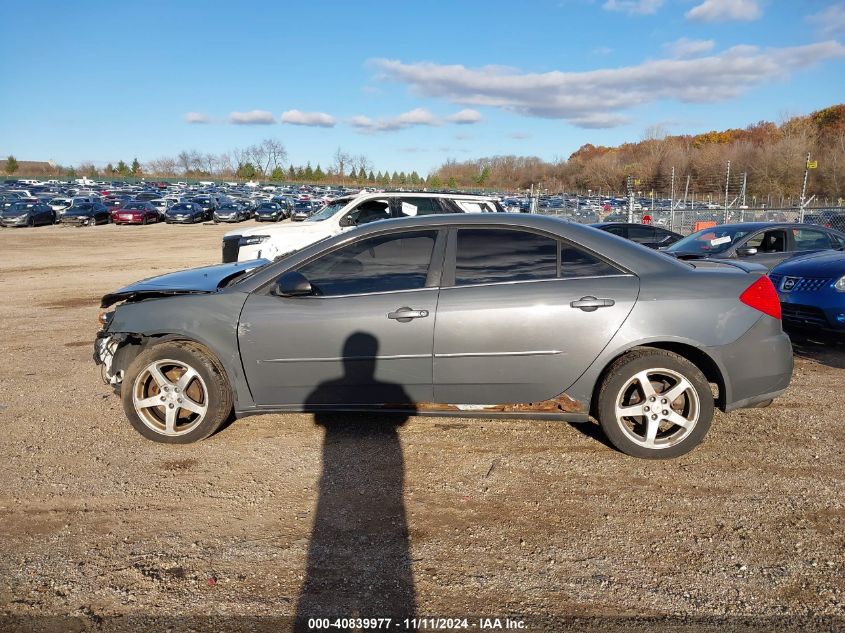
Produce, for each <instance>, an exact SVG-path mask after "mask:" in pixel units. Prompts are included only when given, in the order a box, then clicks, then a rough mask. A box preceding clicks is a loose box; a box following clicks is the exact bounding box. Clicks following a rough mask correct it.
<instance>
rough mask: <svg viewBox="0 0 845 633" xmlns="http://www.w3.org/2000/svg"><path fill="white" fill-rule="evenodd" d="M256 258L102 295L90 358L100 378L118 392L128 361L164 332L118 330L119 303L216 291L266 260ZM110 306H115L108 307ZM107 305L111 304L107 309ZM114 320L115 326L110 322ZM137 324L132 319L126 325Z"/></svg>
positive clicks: (154, 278) (207, 267)
mask: <svg viewBox="0 0 845 633" xmlns="http://www.w3.org/2000/svg"><path fill="white" fill-rule="evenodd" d="M269 263H270V262H268V261H267V260H263V259H258V260H252V261H248V262H240V263H234V264H217V265H213V266H206V267H202V268H194V269H190V270H184V271H179V272H175V273H168V274H166V275H161V276H158V277H152V278H150V279H144V280H142V281H139V282H136V283H134V284H131V285H129V286H126V287H124V288H121V289H120V290H117V291H116V292H112V293H109V294H106V295H104V296H103V298H102V300H101V302H100V308H101V309H102V310H103V311H102V312H101V313H100V315H99V318H98V322H99V324H100V326H101V329H100V331H99V332H97V337H96V340H95V342H94V354H93V357H94V362H95V363H96V364H97V365H99V366H100V367H101V370H102V376H103V381H104V382H105V383H106V384H108V385H111V386H112V387H113V388H114V390H115V392H117V393H120V389H121V385H122V383H123V377H124V374H125V371H126V369H127V368H128V367H129V364H130V363H131V362H132V360H134V358H135V357H136V356H137V355H138V354H139V353H140V352H141V351H142V350H143V349H144V348H145V347H146V346H147V345H148V344H149V343H150V342H151V341H160V340H162V338H163V337H166V335H160V334H159V335H156V336H149V335H147V333H145V332H144V331H143V330H144V328H143V326H141V327H139V330H141V331H135V332H133V331H129V332H127V331H118V330H120V329H122V328H123V327H124V326H125V325H126V324H125V323H124V324H123V325H121V324H120V322H121V321H125V319H115V316H116V314H117V313H118V312H119V311H120V310H121V308H122V307H123V306H132V305H134V304H137V303H140V302H146V301H150V300H156V299H166V298H168V297H174V296H177V295H208V294H212V293H216V292H218V291H220V290H222V289H223V288H226V287H227V286H228V285H230V284H231V283H233V282H234V281H235V280H237V279H240V278H243V277H244V275H246V274H247V273H251V272H253V271H255V270H256V269H258V268H261V267H263V266H265V265H267V264H269ZM112 306H115V307H114V308H112ZM109 308H112V309H111V310H109ZM115 321H117V322H118V324H117V329H114V327H113V326H114V322H115ZM134 327H138V324H137V323H136V324H135V325H134V326H131V327H130V328H128V329H134Z"/></svg>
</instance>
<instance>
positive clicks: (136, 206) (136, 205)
mask: <svg viewBox="0 0 845 633" xmlns="http://www.w3.org/2000/svg"><path fill="white" fill-rule="evenodd" d="M146 208H147V207H145V206H144V205H143V204H141V203H140V202H133V203H132V204H127V205H124V207H123V210H124V211H132V210H133V209H134V210H136V211H137V210H141V209H146Z"/></svg>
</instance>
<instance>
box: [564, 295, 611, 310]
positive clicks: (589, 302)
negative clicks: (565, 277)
mask: <svg viewBox="0 0 845 633" xmlns="http://www.w3.org/2000/svg"><path fill="white" fill-rule="evenodd" d="M615 304H616V302H615V301H614V300H613V299H596V298H595V297H581V298H580V299H579V300H578V301H573V302H572V303H570V304H569V307H570V308H578V309H579V310H583V311H584V312H595V311H596V310H598V309H599V308H609V307H610V306H612V305H615Z"/></svg>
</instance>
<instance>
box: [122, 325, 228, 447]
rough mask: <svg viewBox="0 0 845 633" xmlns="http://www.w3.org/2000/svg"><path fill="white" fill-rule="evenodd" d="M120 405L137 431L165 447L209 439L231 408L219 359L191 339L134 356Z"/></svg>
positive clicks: (164, 345)
mask: <svg viewBox="0 0 845 633" xmlns="http://www.w3.org/2000/svg"><path fill="white" fill-rule="evenodd" d="M121 401H122V404H123V410H124V412H125V413H126V417H127V418H128V419H129V423H130V424H132V426H133V427H134V428H135V430H136V431H138V432H139V433H140V434H141V435H143V436H144V437H146V438H147V439H149V440H153V441H154V442H162V443H165V444H190V443H192V442H196V441H198V440H203V439H205V438H207V437H208V436H209V435H211V434H212V433H214V432H215V431H216V430H217V429H218V428H220V425H221V424H223V422H225V421H226V419H227V418H228V417H229V415H230V414H231V412H232V404H233V398H232V389H231V386H230V385H229V380H228V378H227V377H226V372H225V370H224V369H223V366H222V365H221V364H220V361H218V360H217V359H216V358H215V357H214V356H213V355H212V354H211V353H210V352H209V351H208V349H207V348H205V347H204V346H202V345H199V344H198V343H193V342H190V341H168V342H165V343H160V344H158V345H155V346H153V347H151V348H149V349H147V350H145V351H143V352H141V353H140V354H138V356H137V357H136V358H135V360H133V361H132V363H130V365H129V368H128V369H127V371H126V376H125V377H124V380H123V387H122V390H121Z"/></svg>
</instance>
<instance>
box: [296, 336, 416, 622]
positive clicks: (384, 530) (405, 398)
mask: <svg viewBox="0 0 845 633" xmlns="http://www.w3.org/2000/svg"><path fill="white" fill-rule="evenodd" d="M377 356H378V341H377V340H376V338H375V337H373V336H372V335H370V334H367V333H363V332H357V333H355V334H352V335H351V336H349V338H348V339H347V340H346V341H345V343H344V348H343V365H344V375H343V376H342V377H340V378H338V379H335V380H329V381H326V382H323V383H321V384H320V385H318V386H317V388H316V389H315V390H314V391H313V392H312V393H311V394H310V395H309V397H308V400H307V402H306V405H307V406H309V407H315V406H319V405H326V404H327V403H330V402H339V401H340V402H349V403H352V404H355V403H357V402H361V403H363V402H365V401H367V400H369V401H371V402H372V400H371V398H372V395H373V393H377V394H378V400H377V401H379V402H385V403H395V404H402V405H407V406H408V410H409V414H410V413H411V412H412V411H413V402H412V400H411V398H410V396H409V395H408V394H407V393H406V392H405V390H404V388H403V387H402V386H401V385H399V384H395V383H388V382H380V381H377V380H376V378H375V369H376V362H377ZM409 414H394V415H388V414H382V415H378V414H376V415H373V414H349V413H331V412H318V413H316V414H315V416H314V419H315V423H316V424H318V425H320V426H322V427H323V428H324V429H325V435H324V438H323V455H322V459H323V462H322V463H323V469H322V473H321V475H320V482H319V497H318V500H317V509H316V515H315V517H314V525H313V529H312V533H311V541H310V544H309V547H308V562H307V569H306V574H305V580H304V582H303V585H302V588H301V591H300V596H299V602H298V604H297V609H296V630H306V629H307V626H306V625H307V621H308V619H309V618H315V617H318V618H335V617H340V618H344V617H357V618H384V617H390V618H393V619H394V620H404V619H405V618H412V617H414V614H415V612H416V596H415V591H414V578H413V573H412V570H411V555H410V543H409V537H408V524H407V519H406V513H405V505H404V500H403V485H404V473H405V465H404V459H403V455H402V446H401V444H400V442H399V436H398V432H397V429H398V428H399V427H400V426H401V425H402V424H404V423H405V422H406V421H407V419H408V417H409ZM394 630H395V629H394ZM400 630H401V629H400Z"/></svg>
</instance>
